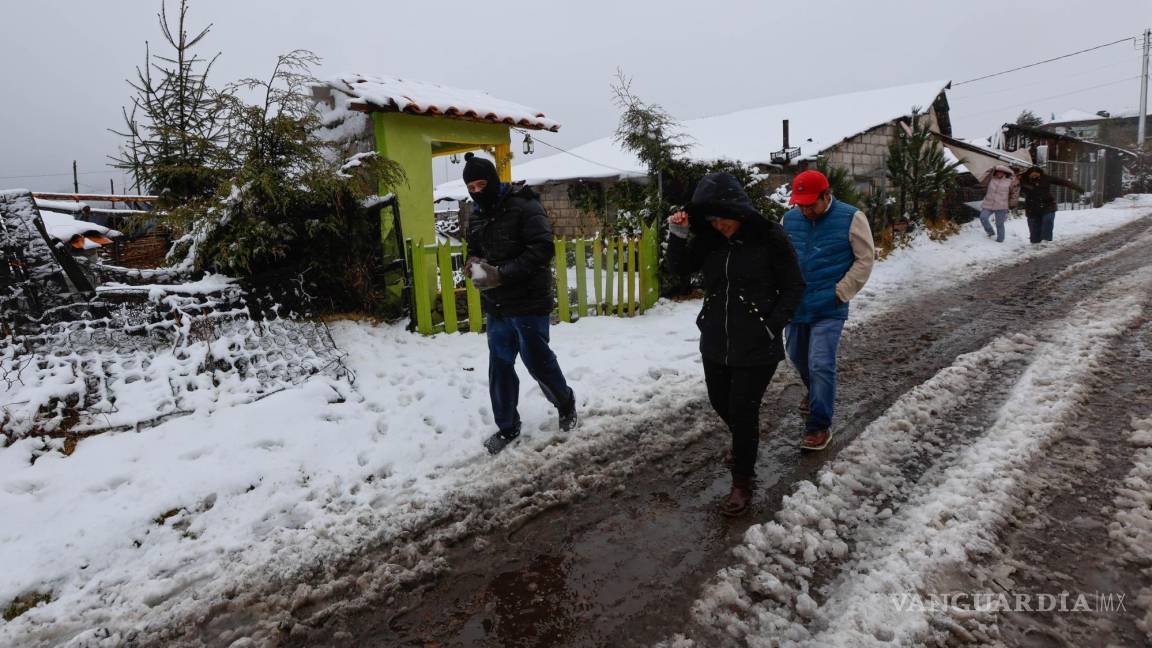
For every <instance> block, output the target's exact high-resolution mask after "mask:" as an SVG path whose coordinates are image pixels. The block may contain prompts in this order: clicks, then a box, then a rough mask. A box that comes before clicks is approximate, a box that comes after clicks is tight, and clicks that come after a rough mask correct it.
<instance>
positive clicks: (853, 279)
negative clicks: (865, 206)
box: [836, 211, 876, 303]
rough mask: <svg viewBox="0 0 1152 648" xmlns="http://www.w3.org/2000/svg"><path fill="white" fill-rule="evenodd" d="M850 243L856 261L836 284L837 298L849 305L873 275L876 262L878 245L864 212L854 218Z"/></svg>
mask: <svg viewBox="0 0 1152 648" xmlns="http://www.w3.org/2000/svg"><path fill="white" fill-rule="evenodd" d="M848 241H849V243H851V244H852V255H853V256H855V257H856V260H855V261H853V262H852V267H851V268H848V272H846V273H844V277H843V278H842V279H840V281H838V282H836V298H837V299H839V300H840V301H842V302H844V303H848V302H849V301H850V300H851V299H852V298H853V297H855V296H856V293H858V292H860V289H862V288H863V287H864V284H866V283H868V277H870V276H871V275H872V264H873V263H875V261H876V244H875V243H873V241H872V228H871V227H869V226H868V217H867V216H865V215H864V212H862V211H857V212H856V214H855V215H854V216H852V226H851V227H850V228H849V229H848Z"/></svg>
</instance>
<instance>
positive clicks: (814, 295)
mask: <svg viewBox="0 0 1152 648" xmlns="http://www.w3.org/2000/svg"><path fill="white" fill-rule="evenodd" d="M857 211H858V210H857V209H856V208H855V207H853V206H852V205H849V204H847V203H843V202H840V201H839V200H836V199H835V198H833V199H832V204H831V205H829V206H828V211H826V212H824V215H823V216H821V217H820V218H817V219H816V220H815V221H810V220H808V219H807V218H804V215H803V214H801V213H800V210H799V209H798V208H796V207H793V208H792V209H790V210H788V213H786V214H784V231H786V232H787V233H788V238H789V239H791V240H792V247H794V248H796V257H797V259H798V260H799V261H800V271H801V272H803V273H804V282H805V283H807V284H808V287H807V288H806V289H805V290H804V301H802V302H801V303H800V307H799V308H797V309H796V313H795V314H794V315H793V316H792V321H793V322H794V323H796V324H810V323H812V322H815V321H817V320H822V319H848V304H843V303H840V302H839V301H838V300H837V299H836V283H837V282H838V281H840V279H842V278H843V277H844V274H845V273H847V272H848V269H849V268H851V267H852V263H853V262H854V261H855V260H856V257H855V255H853V254H852V243H851V242H850V241H849V240H848V230H850V229H851V228H852V217H853V216H855V215H856V212H857Z"/></svg>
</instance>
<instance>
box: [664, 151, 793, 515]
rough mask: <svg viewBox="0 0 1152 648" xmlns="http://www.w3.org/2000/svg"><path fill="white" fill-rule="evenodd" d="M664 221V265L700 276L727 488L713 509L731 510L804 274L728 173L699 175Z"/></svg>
mask: <svg viewBox="0 0 1152 648" xmlns="http://www.w3.org/2000/svg"><path fill="white" fill-rule="evenodd" d="M668 225H669V227H668V229H669V237H668V260H669V263H670V265H671V267H672V270H673V272H676V273H679V274H691V273H693V272H697V271H702V272H703V275H704V303H703V305H702V306H701V308H700V315H699V316H698V317H697V318H696V325H697V326H698V327H699V328H700V355H701V356H702V360H703V363H704V382H705V385H706V386H707V388H708V399H709V400H710V401H711V403H712V407H713V409H715V410H716V413H717V414H719V415H720V418H721V419H723V420H724V422H725V423H727V424H728V429H729V431H730V432H731V434H732V490H731V492H730V493H729V495H728V498H727V499H726V500H725V501H724V503H723V504H722V505H721V508H720V511H721V513H723V514H725V515H739V514H741V513H743V512H744V511H745V510H747V508H748V504H749V502H750V501H751V498H752V489H753V485H754V477H755V470H756V455H757V451H758V448H759V442H760V401H761V399H762V398H763V397H764V392H765V390H767V388H768V383H769V382H770V381H771V380H772V376H773V375H774V374H775V373H776V365H777V364H779V363H780V361H781V360H783V359H784V345H783V343H782V341H781V331H783V329H784V326H785V325H786V324H787V323H788V321H789V320H790V319H791V317H792V313H793V312H794V311H795V310H796V307H797V305H799V304H800V300H801V299H802V298H803V296H804V279H803V277H802V275H801V273H800V266H799V265H798V263H797V261H796V253H795V251H794V250H793V249H792V244H791V243H790V242H789V241H788V236H787V235H786V234H785V233H784V230H783V228H781V227H780V225H779V224H777V223H774V222H772V221H770V220H768V219H766V218H764V217H763V216H761V215H760V213H759V212H757V211H756V208H755V207H754V206H753V205H752V201H750V200H749V199H748V196H747V195H746V194H745V193H744V189H743V188H742V187H741V186H740V182H739V181H738V180H737V179H736V178H735V177H734V176H733V175H731V174H729V173H710V174H708V175H706V176H704V178H703V179H701V180H700V183H699V184H698V185H697V186H696V191H695V193H693V195H692V202H691V203H690V204H689V206H688V210H687V212H680V213H677V214H673V215H672V216H671V217H669V219H668ZM689 233H691V234H692V235H693V236H692V238H691V239H689V238H688V235H689Z"/></svg>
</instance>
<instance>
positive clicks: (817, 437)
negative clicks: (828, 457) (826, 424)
mask: <svg viewBox="0 0 1152 648" xmlns="http://www.w3.org/2000/svg"><path fill="white" fill-rule="evenodd" d="M831 440H832V431H831V430H819V431H816V432H808V433H807V434H805V435H804V439H803V440H802V441H800V449H801V450H823V449H824V448H827V447H828V442H829V441H831Z"/></svg>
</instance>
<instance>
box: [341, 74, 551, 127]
mask: <svg viewBox="0 0 1152 648" xmlns="http://www.w3.org/2000/svg"><path fill="white" fill-rule="evenodd" d="M324 85H325V86H327V87H329V88H332V89H335V90H339V91H340V92H343V93H344V94H346V95H348V96H349V97H350V98H351V101H352V103H362V104H364V105H365V106H366V107H368V108H369V109H376V110H394V111H400V112H407V113H413V114H417V115H444V116H446V117H459V118H465V119H478V120H481V121H487V122H494V123H501V124H510V125H513V126H520V127H522V128H532V129H542V130H550V131H557V130H559V129H560V123H559V122H557V121H554V120H552V119H548V118H547V117H546V116H545V115H544V113H542V112H540V111H539V110H535V109H533V108H529V107H528V106H524V105H521V104H518V103H514V102H511V101H504V100H503V99H497V98H495V97H493V96H492V95H490V94H488V93H486V92H482V91H480V90H461V89H458V88H451V87H448V86H443V85H439V84H436V83H427V82H425V81H413V80H411V79H401V78H399V77H391V76H372V75H366V74H341V75H338V76H336V77H334V78H332V79H329V80H328V81H326V82H325V84H324ZM321 87H323V86H321Z"/></svg>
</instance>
